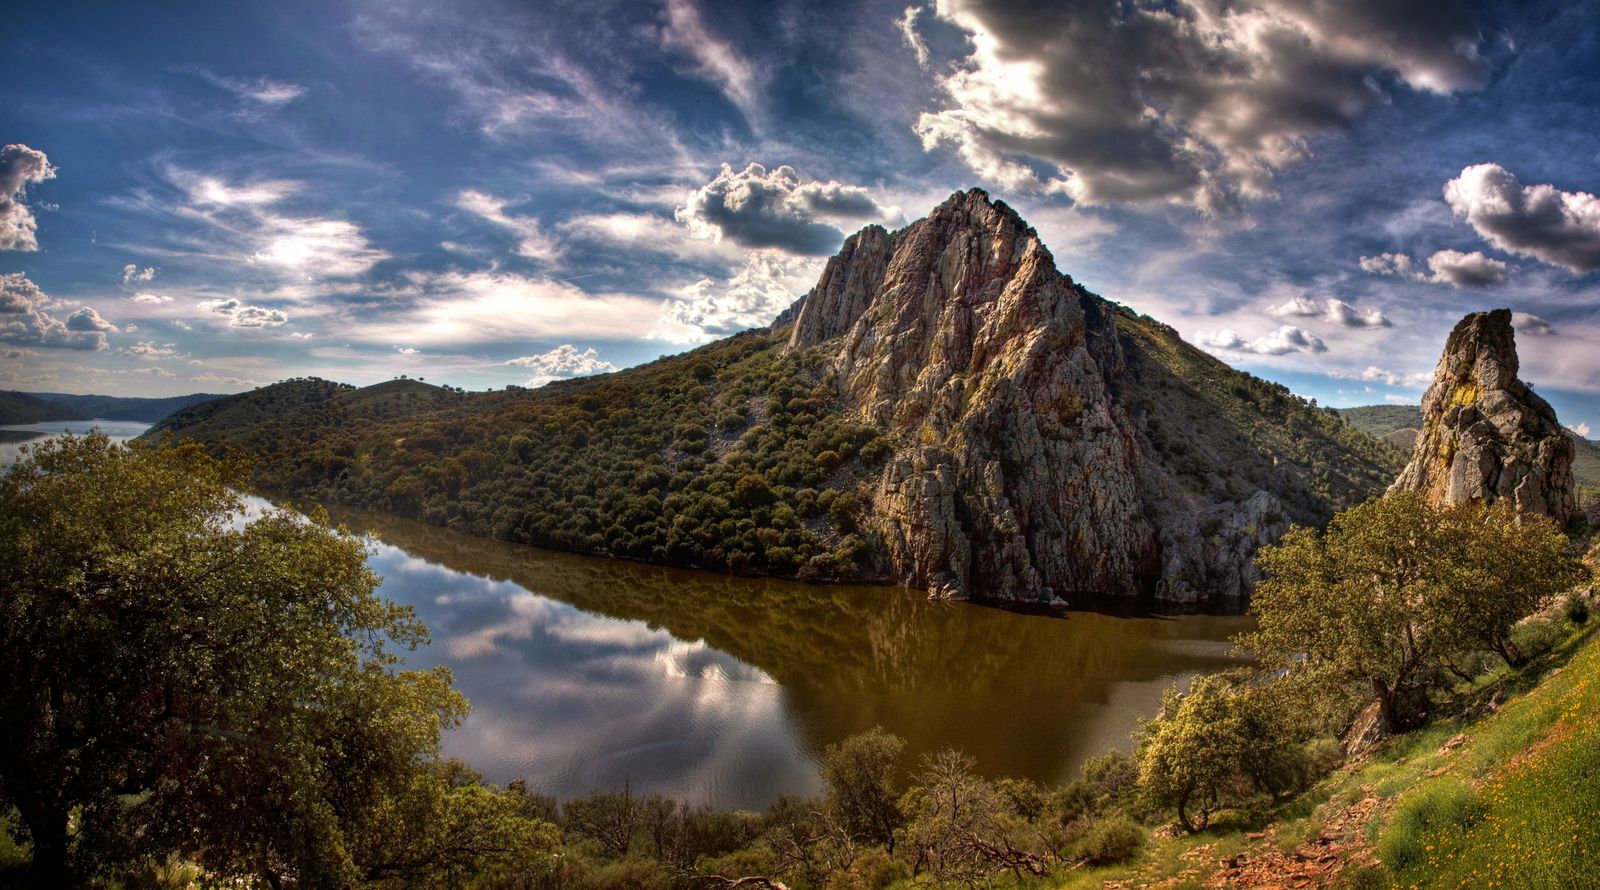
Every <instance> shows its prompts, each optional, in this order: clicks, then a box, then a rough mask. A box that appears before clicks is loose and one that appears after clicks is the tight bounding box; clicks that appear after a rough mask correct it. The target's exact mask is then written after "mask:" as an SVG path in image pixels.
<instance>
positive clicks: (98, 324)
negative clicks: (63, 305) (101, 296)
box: [67, 306, 117, 334]
mask: <svg viewBox="0 0 1600 890" xmlns="http://www.w3.org/2000/svg"><path fill="white" fill-rule="evenodd" d="M116 329H117V326H116V325H114V324H112V323H111V322H109V321H106V320H105V319H103V318H101V317H100V313H98V312H96V311H94V309H93V308H92V307H89V306H84V307H82V308H80V309H78V311H76V312H74V313H72V314H71V315H69V316H67V330H69V331H74V332H76V333H80V334H85V333H91V332H94V331H102V332H114V331H116Z"/></svg>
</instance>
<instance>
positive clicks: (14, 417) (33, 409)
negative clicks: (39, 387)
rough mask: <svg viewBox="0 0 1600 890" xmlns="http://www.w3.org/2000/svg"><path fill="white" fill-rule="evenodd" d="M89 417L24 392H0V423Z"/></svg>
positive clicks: (83, 418) (41, 421)
mask: <svg viewBox="0 0 1600 890" xmlns="http://www.w3.org/2000/svg"><path fill="white" fill-rule="evenodd" d="M88 417H89V415H87V414H84V413H82V412H80V411H76V410H73V409H72V408H71V407H68V406H66V405H62V404H59V403H57V402H51V401H47V400H45V399H42V398H39V397H38V396H35V395H32V394H29V393H25V392H0V423H44V422H46V421H50V420H86V419H88Z"/></svg>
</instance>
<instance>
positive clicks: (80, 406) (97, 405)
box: [29, 392, 222, 423]
mask: <svg viewBox="0 0 1600 890" xmlns="http://www.w3.org/2000/svg"><path fill="white" fill-rule="evenodd" d="M29 395H31V396H33V397H35V398H39V399H44V400H46V401H50V402H54V403H56V404H58V405H65V406H67V407H68V408H71V409H72V410H73V411H76V412H77V413H78V414H79V415H81V416H82V417H88V418H94V419H97V420H137V421H143V422H145V423H155V422H156V421H158V420H161V419H162V418H164V417H166V416H167V415H169V414H171V413H173V412H174V411H180V410H182V409H184V408H187V407H189V406H191V405H198V404H199V403H201V402H208V401H210V400H212V399H217V398H221V397H222V396H221V394H220V393H212V392H196V393H190V394H189V395H186V396H169V397H167V398H142V397H137V396H96V395H75V394H73V393H65V392H35V393H29Z"/></svg>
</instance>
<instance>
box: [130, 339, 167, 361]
mask: <svg viewBox="0 0 1600 890" xmlns="http://www.w3.org/2000/svg"><path fill="white" fill-rule="evenodd" d="M117 354H118V355H126V356H131V357H133V358H141V359H146V360H149V361H155V360H157V359H163V358H172V357H174V356H176V355H177V354H178V349H177V347H176V346H175V345H174V344H171V343H167V344H164V345H163V344H159V343H155V342H153V341H150V340H140V341H139V342H137V343H135V344H133V345H132V346H124V347H123V348H121V349H119V350H117Z"/></svg>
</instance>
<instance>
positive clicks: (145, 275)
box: [122, 263, 156, 284]
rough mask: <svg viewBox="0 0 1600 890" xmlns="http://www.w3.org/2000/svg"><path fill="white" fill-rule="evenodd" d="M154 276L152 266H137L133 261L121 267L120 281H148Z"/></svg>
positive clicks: (154, 271) (154, 272) (125, 282)
mask: <svg viewBox="0 0 1600 890" xmlns="http://www.w3.org/2000/svg"><path fill="white" fill-rule="evenodd" d="M155 277H156V270H155V268H154V267H153V266H152V267H147V268H144V269H141V268H139V267H138V266H136V265H134V264H133V263H129V264H127V265H126V266H123V267H122V283H123V284H131V283H132V282H135V281H149V280H151V279H153V278H155Z"/></svg>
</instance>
